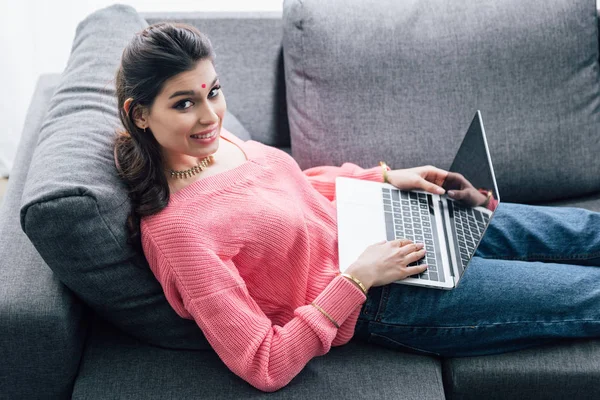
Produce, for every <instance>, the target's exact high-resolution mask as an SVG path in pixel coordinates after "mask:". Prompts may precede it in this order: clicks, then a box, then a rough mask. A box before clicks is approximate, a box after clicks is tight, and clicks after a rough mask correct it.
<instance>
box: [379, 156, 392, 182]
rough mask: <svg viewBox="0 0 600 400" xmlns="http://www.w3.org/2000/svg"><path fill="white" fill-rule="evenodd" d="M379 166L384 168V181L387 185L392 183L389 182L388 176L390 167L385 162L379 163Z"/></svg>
mask: <svg viewBox="0 0 600 400" xmlns="http://www.w3.org/2000/svg"><path fill="white" fill-rule="evenodd" d="M379 165H381V167H382V168H383V181H384V182H385V183H390V181H389V180H388V175H387V173H388V168H389V167H388V166H387V164H386V163H385V161H379Z"/></svg>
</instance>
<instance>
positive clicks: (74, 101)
mask: <svg viewBox="0 0 600 400" xmlns="http://www.w3.org/2000/svg"><path fill="white" fill-rule="evenodd" d="M146 26H147V23H146V21H145V20H144V19H143V18H141V17H140V16H139V15H138V14H137V12H136V11H135V10H134V9H133V8H131V7H129V6H122V5H117V6H111V7H108V8H105V9H102V10H99V11H97V12H95V13H93V14H91V15H90V16H89V17H87V18H86V19H85V20H84V21H82V22H81V23H80V24H79V26H78V28H77V31H76V35H75V40H74V44H73V48H72V51H71V55H70V58H69V61H68V64H67V67H66V69H65V70H64V72H63V73H62V75H61V77H60V81H59V84H58V87H57V89H56V92H55V93H54V95H53V97H52V99H51V100H50V104H49V109H48V113H47V115H46V117H45V120H44V123H43V125H42V128H41V131H40V137H39V141H38V143H37V147H36V149H35V152H34V154H33V158H32V161H31V165H30V169H29V173H28V176H27V181H26V183H25V187H24V193H23V197H22V207H21V226H22V228H23V230H24V231H25V233H26V234H27V236H28V237H29V239H30V240H31V242H32V243H33V244H34V246H35V248H36V249H37V250H38V252H39V253H40V255H41V256H42V258H43V259H44V261H45V262H46V263H47V264H48V266H49V267H50V268H51V269H52V271H53V272H54V273H55V274H56V276H57V277H58V278H59V279H60V280H61V281H62V282H63V283H64V284H65V285H66V286H67V287H69V288H70V289H71V290H72V291H73V292H75V294H77V295H78V296H79V297H80V298H81V299H82V300H83V301H84V302H85V303H87V304H88V305H89V306H90V307H91V308H92V309H93V310H94V311H96V312H97V313H98V314H99V315H100V316H101V317H103V318H104V319H106V320H108V321H110V322H112V323H113V324H114V325H116V326H117V327H119V328H121V329H122V330H123V331H125V332H127V333H129V334H130V335H132V336H134V337H137V338H138V339H140V340H143V341H145V342H148V343H152V344H156V345H159V346H163V347H170V348H190V349H203V348H208V347H209V346H208V343H207V342H206V340H205V339H204V336H203V335H202V332H201V331H200V328H199V327H198V326H197V325H196V323H195V322H194V321H191V320H186V319H182V318H180V317H179V316H178V315H177V314H176V313H175V311H173V309H172V308H171V306H170V305H169V304H168V302H167V300H166V298H165V296H164V294H163V291H162V288H161V286H160V284H159V283H158V281H157V280H156V279H155V277H154V275H153V274H152V272H151V270H150V269H149V267H148V265H147V263H146V260H145V259H144V258H143V256H141V257H140V256H138V255H136V253H135V251H134V250H133V249H132V248H131V247H130V246H129V245H128V244H127V229H126V219H127V215H128V213H129V211H130V203H129V200H128V197H127V190H126V187H125V185H124V184H123V182H122V181H121V180H120V178H119V177H118V175H117V171H116V168H115V163H114V159H113V150H112V144H113V140H114V137H115V135H116V132H117V130H118V129H122V126H121V124H120V121H119V119H118V116H117V102H116V95H115V85H114V77H115V73H116V71H117V68H118V65H119V62H120V58H121V53H122V51H123V48H124V47H125V46H126V44H127V43H128V42H129V40H130V39H131V38H132V37H133V35H134V34H135V33H136V32H139V31H140V30H142V29H143V28H145V27H146ZM232 122H233V123H232ZM223 124H224V126H225V128H226V129H229V130H231V131H232V132H234V133H236V135H237V136H239V137H240V138H242V139H244V140H247V139H249V135H248V133H247V132H246V133H244V132H243V131H242V130H243V127H241V125H240V124H239V122H237V121H236V120H235V117H233V116H232V115H231V114H228V115H227V116H226V117H225V118H224V120H223Z"/></svg>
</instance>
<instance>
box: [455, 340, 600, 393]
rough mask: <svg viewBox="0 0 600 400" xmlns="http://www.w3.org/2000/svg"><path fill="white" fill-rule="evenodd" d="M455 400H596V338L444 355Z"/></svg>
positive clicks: (599, 356)
mask: <svg viewBox="0 0 600 400" xmlns="http://www.w3.org/2000/svg"><path fill="white" fill-rule="evenodd" d="M443 365H444V385H445V387H446V393H447V395H448V397H449V398H451V399H455V400H467V399H473V400H476V399H486V400H494V399H498V400H505V399H528V400H537V399H540V400H541V399H553V400H559V399H564V400H572V399H578V400H579V399H600V340H577V341H569V342H563V343H560V344H558V345H551V346H542V347H537V348H531V349H528V350H521V351H517V352H512V353H506V354H499V355H493V356H482V357H465V358H452V359H447V360H444V364H443Z"/></svg>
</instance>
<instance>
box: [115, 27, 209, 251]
mask: <svg viewBox="0 0 600 400" xmlns="http://www.w3.org/2000/svg"><path fill="white" fill-rule="evenodd" d="M214 57H215V56H214V52H213V48H212V45H211V43H210V40H209V39H208V38H207V37H206V36H205V35H204V34H202V33H201V32H200V31H199V30H198V29H196V28H195V27H193V26H191V25H187V24H182V23H165V22H161V23H157V24H154V25H150V26H148V27H147V28H146V29H144V30H143V31H141V32H139V33H137V34H136V35H135V37H134V38H133V39H132V40H131V42H130V43H129V44H128V45H127V47H125V50H123V55H122V56H121V65H120V66H119V69H118V71H117V75H116V91H117V103H118V107H119V118H120V119H121V123H122V124H123V127H124V128H125V131H123V132H119V134H118V136H117V138H116V140H115V148H114V153H115V162H116V165H117V170H118V171H119V175H120V176H121V178H122V179H123V180H124V181H125V183H126V184H127V186H128V188H129V199H130V200H131V213H130V215H129V217H128V218H127V227H128V230H129V240H128V241H129V243H130V244H132V245H133V246H134V247H135V248H136V249H137V250H138V251H139V252H140V253H141V250H142V248H141V241H140V226H139V224H140V219H141V218H142V217H144V216H147V215H152V214H156V213H157V212H159V211H160V210H162V209H163V208H165V207H166V206H167V204H168V202H169V185H168V182H167V179H166V177H165V175H164V169H163V162H162V161H163V160H162V154H161V149H160V145H159V144H158V142H157V141H156V139H155V138H154V135H153V134H152V133H151V132H149V131H146V132H144V130H142V129H140V128H138V127H137V126H136V124H135V122H134V115H137V114H136V113H139V112H140V110H142V109H144V108H147V109H150V107H152V105H153V104H154V100H155V99H156V96H157V95H158V94H159V93H160V92H161V90H162V88H163V87H164V84H165V82H166V81H167V80H168V79H170V78H172V77H174V76H175V75H177V74H179V73H181V72H185V71H190V70H193V69H194V68H195V67H196V64H197V63H198V61H201V60H204V59H210V60H211V61H212V62H214ZM130 97H131V98H132V99H133V101H132V102H131V104H130V106H129V112H126V111H125V110H124V108H123V105H124V103H125V101H126V100H127V99H128V98H130Z"/></svg>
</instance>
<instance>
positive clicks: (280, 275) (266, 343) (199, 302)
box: [141, 130, 383, 391]
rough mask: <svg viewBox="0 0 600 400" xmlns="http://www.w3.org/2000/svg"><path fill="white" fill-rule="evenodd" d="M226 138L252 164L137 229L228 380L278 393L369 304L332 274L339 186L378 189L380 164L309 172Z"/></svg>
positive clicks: (214, 179)
mask: <svg viewBox="0 0 600 400" xmlns="http://www.w3.org/2000/svg"><path fill="white" fill-rule="evenodd" d="M221 135H222V138H224V139H226V140H229V141H230V142H233V143H234V144H236V145H238V146H239V147H240V148H241V149H242V150H243V151H244V152H245V153H246V156H247V158H248V161H246V162H245V163H244V164H242V165H239V166H237V167H235V168H233V169H231V170H228V171H224V172H222V173H219V174H217V175H213V176H209V177H206V178H204V179H200V180H198V181H196V182H194V183H192V184H190V185H189V186H187V187H185V188H184V189H182V190H180V191H178V192H176V193H174V194H172V195H171V198H170V201H169V204H168V206H167V207H166V208H165V209H163V210H162V211H161V212H160V213H158V214H156V215H153V216H150V217H146V218H144V219H143V220H142V222H141V232H142V245H143V248H144V252H145V255H146V258H147V259H148V263H149V264H150V268H151V269H152V272H153V273H154V275H155V276H156V278H157V279H158V281H159V282H160V283H161V285H162V287H163V290H164V292H165V295H166V298H167V300H168V301H169V303H170V305H171V306H172V307H173V309H174V310H175V311H176V312H177V313H178V314H179V315H180V316H181V317H183V318H188V319H194V320H195V321H196V323H197V324H198V326H199V327H200V329H202V332H203V333H204V335H205V336H206V338H207V340H208V342H209V343H210V344H211V346H212V347H213V349H214V350H215V351H216V353H217V354H218V355H219V357H220V358H221V360H223V362H224V363H225V364H226V365H227V367H228V368H229V369H230V370H231V371H233V372H234V373H235V374H237V375H238V376H240V377H241V378H242V379H244V380H246V381H247V382H248V383H250V384H251V385H253V386H255V387H256V388H258V389H260V390H263V391H275V390H278V389H280V388H282V387H283V386H285V385H287V384H288V383H289V382H290V381H291V380H292V378H293V377H294V376H296V375H297V374H298V373H299V372H300V371H301V370H302V368H304V366H305V365H306V364H307V363H308V362H309V361H310V360H311V359H312V358H313V357H315V356H320V355H323V354H325V353H327V352H328V351H329V349H330V348H331V346H339V345H343V344H345V343H347V342H348V341H349V340H350V339H351V337H352V335H353V333H354V327H355V325H356V320H357V318H358V314H359V312H360V307H361V305H362V304H363V303H364V301H365V299H366V297H365V295H364V294H363V293H362V292H361V291H360V289H358V288H357V287H356V286H355V285H354V284H353V283H352V282H351V281H349V280H348V279H346V278H344V277H341V276H339V275H337V274H338V273H339V267H338V244H337V230H336V208H335V199H334V196H335V178H336V177H337V176H348V177H356V178H359V179H368V180H373V181H380V182H381V181H382V180H383V179H382V173H381V167H373V168H370V169H362V168H360V167H359V166H357V165H355V164H351V163H345V164H343V165H342V166H341V167H330V166H327V167H316V168H310V169H307V170H305V171H302V170H301V169H300V168H299V166H298V164H297V163H296V162H295V160H294V159H293V158H292V157H290V156H289V155H288V154H287V153H285V152H283V151H281V150H279V149H277V148H274V147H269V146H266V145H263V144H261V143H259V142H256V141H253V140H250V141H247V142H244V141H242V140H240V139H239V138H237V137H236V136H234V135H233V134H232V133H230V132H227V131H225V130H222V133H221ZM313 301H314V303H315V304H317V305H319V306H320V307H321V308H322V309H323V310H325V311H326V312H327V313H328V314H329V315H330V316H331V317H332V318H333V319H334V320H335V321H337V323H338V324H339V325H340V328H339V329H337V328H336V327H335V326H334V325H333V323H332V322H331V321H330V320H329V319H328V318H327V317H326V316H325V315H324V314H322V313H321V312H320V311H319V310H317V308H315V307H314V306H312V305H311V302H313Z"/></svg>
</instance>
